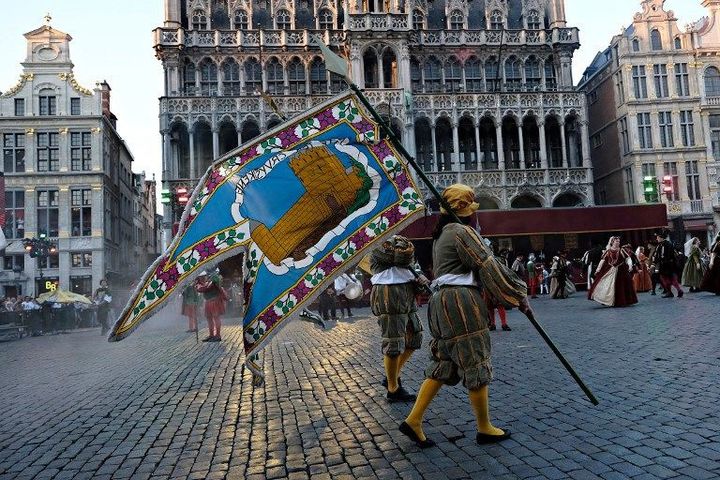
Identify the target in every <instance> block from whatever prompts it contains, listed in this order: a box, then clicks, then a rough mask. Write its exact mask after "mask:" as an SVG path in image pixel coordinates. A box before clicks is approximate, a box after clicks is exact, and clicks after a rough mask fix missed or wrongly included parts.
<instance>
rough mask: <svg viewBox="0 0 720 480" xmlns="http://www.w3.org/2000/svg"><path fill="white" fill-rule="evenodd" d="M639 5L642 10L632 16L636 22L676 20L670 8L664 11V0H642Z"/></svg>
mask: <svg viewBox="0 0 720 480" xmlns="http://www.w3.org/2000/svg"><path fill="white" fill-rule="evenodd" d="M641 6H642V9H643V10H642V12H638V13H636V14H635V17H634V20H635V21H636V22H641V21H665V20H677V18H675V13H674V12H673V11H672V10H668V11H665V0H643V2H642V5H641Z"/></svg>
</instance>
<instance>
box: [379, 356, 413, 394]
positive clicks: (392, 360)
mask: <svg viewBox="0 0 720 480" xmlns="http://www.w3.org/2000/svg"><path fill="white" fill-rule="evenodd" d="M414 352H415V350H411V349H406V350H405V351H404V352H403V353H401V354H400V355H398V356H397V357H388V356H387V355H386V356H385V357H384V363H385V377H386V378H387V382H388V392H395V391H396V390H397V389H398V387H399V385H398V377H399V376H400V370H402V367H403V365H405V362H407V361H408V360H409V359H410V357H411V356H412V354H413V353H414Z"/></svg>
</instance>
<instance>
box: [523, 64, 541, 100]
mask: <svg viewBox="0 0 720 480" xmlns="http://www.w3.org/2000/svg"><path fill="white" fill-rule="evenodd" d="M541 80H542V77H541V74H540V60H538V59H537V58H536V57H530V58H528V59H527V60H526V61H525V88H526V89H527V90H528V91H529V92H534V91H536V90H538V89H539V88H540V81H541Z"/></svg>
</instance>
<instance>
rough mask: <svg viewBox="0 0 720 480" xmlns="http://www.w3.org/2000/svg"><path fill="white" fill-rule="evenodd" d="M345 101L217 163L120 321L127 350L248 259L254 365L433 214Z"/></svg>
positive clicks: (358, 109)
mask: <svg viewBox="0 0 720 480" xmlns="http://www.w3.org/2000/svg"><path fill="white" fill-rule="evenodd" d="M378 133H379V129H378V125H377V124H376V123H374V122H373V121H372V117H371V116H370V114H369V113H368V112H366V111H365V109H364V107H363V106H362V104H361V103H360V101H359V100H358V98H357V97H355V96H354V95H353V94H351V93H345V94H342V95H340V96H338V97H335V98H333V99H331V100H329V101H327V102H326V103H324V104H322V105H319V106H317V107H316V108H313V109H312V110H309V111H307V112H305V113H303V114H301V115H300V116H298V117H296V118H293V119H292V120H289V121H287V122H285V123H284V124H282V125H280V126H278V127H277V128H276V129H274V130H273V131H271V132H268V133H266V134H265V135H262V136H260V137H258V138H257V139H255V140H252V141H251V142H250V143H248V144H245V145H242V146H240V147H239V148H237V149H236V150H234V151H233V152H230V153H229V154H227V155H225V156H224V157H223V158H221V159H220V160H218V161H217V162H215V163H214V164H213V165H212V166H211V167H210V168H209V169H208V171H207V172H206V173H205V175H204V176H203V178H202V179H201V180H200V181H199V183H198V185H197V186H196V188H195V190H194V192H193V194H192V196H191V198H190V200H189V202H188V205H187V207H186V210H185V212H184V213H183V216H182V219H181V221H180V226H179V229H178V233H177V234H176V236H175V238H174V239H173V241H172V243H171V244H170V246H169V248H168V249H167V251H166V252H165V253H164V254H163V255H162V256H161V257H159V258H158V259H157V260H156V261H155V262H154V263H153V265H152V266H151V267H150V268H149V269H148V270H147V272H146V273H145V275H144V276H143V278H142V280H141V282H140V283H139V284H138V287H137V288H136V290H135V291H134V292H133V294H132V296H131V298H130V300H129V301H128V304H127V305H126V307H125V308H124V309H123V311H122V313H121V314H120V317H119V318H118V319H117V321H116V323H115V325H114V327H113V329H112V331H111V332H110V336H109V340H110V341H118V340H121V339H123V338H125V337H126V336H127V335H129V334H130V333H131V332H132V331H133V330H134V329H135V328H137V326H138V325H140V324H141V323H142V322H143V321H145V320H147V319H148V318H149V317H150V316H151V315H153V314H154V313H156V312H157V311H158V310H160V309H161V308H162V307H164V306H165V305H167V303H168V299H169V298H171V297H172V296H173V294H176V293H179V292H181V291H182V290H183V288H185V286H187V285H188V284H189V283H190V282H192V281H193V280H194V279H195V277H197V275H198V274H199V273H200V272H201V271H202V270H203V269H205V268H208V267H209V266H215V265H217V263H218V262H220V261H222V260H223V259H225V258H228V257H231V256H233V255H237V254H239V253H244V254H245V272H244V293H245V305H246V308H245V311H244V318H243V332H244V335H243V337H244V346H245V354H246V364H247V366H248V367H249V368H250V369H251V371H252V372H253V374H254V375H255V376H256V378H257V379H261V378H262V367H261V365H260V363H259V361H258V358H259V356H258V353H259V352H260V350H261V349H262V348H263V347H264V346H265V345H266V344H267V343H268V341H270V339H271V338H272V337H273V336H274V335H275V334H276V333H277V332H278V331H280V329H281V328H282V326H284V325H285V324H287V322H288V321H289V320H290V319H292V318H293V317H295V316H297V315H299V313H300V312H301V311H302V308H303V306H305V305H307V304H309V303H310V302H312V301H313V300H314V298H315V297H316V296H317V295H319V294H320V292H322V290H323V289H325V288H327V287H328V286H329V285H331V282H332V281H333V280H334V278H335V277H337V276H338V275H340V274H342V273H343V272H344V271H346V270H347V269H348V268H350V267H351V266H353V265H354V264H355V263H357V262H358V261H360V260H361V259H362V257H363V256H364V255H366V254H367V252H368V251H369V249H370V247H371V245H372V244H373V243H375V242H377V241H380V240H381V239H382V238H384V237H385V236H387V235H390V234H392V233H393V232H395V231H397V230H398V229H401V228H402V227H404V226H406V225H407V224H409V223H410V222H412V221H413V220H414V218H415V217H416V216H417V215H419V214H420V213H421V212H422V211H423V210H424V204H423V202H422V200H421V198H420V195H419V193H418V189H417V186H416V185H415V183H414V181H413V179H412V176H411V174H410V172H409V171H408V168H407V165H406V163H405V161H404V160H402V159H401V158H400V155H399V154H398V153H397V152H396V151H395V149H394V148H393V147H392V145H391V144H390V143H389V142H388V141H387V140H385V139H380V138H379V134H378Z"/></svg>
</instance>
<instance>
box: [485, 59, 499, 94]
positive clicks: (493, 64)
mask: <svg viewBox="0 0 720 480" xmlns="http://www.w3.org/2000/svg"><path fill="white" fill-rule="evenodd" d="M500 81H501V78H500V66H499V65H498V61H497V59H496V58H495V57H491V58H489V59H487V61H486V62H485V83H486V84H487V90H488V92H499V91H500Z"/></svg>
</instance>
